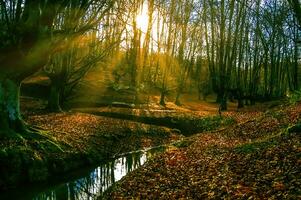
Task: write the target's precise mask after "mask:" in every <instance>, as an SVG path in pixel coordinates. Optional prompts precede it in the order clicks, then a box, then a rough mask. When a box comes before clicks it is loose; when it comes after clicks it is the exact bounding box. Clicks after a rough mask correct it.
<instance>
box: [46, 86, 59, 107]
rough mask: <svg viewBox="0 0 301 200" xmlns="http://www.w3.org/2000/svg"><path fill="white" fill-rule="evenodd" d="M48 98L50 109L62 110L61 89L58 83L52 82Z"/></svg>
mask: <svg viewBox="0 0 301 200" xmlns="http://www.w3.org/2000/svg"><path fill="white" fill-rule="evenodd" d="M50 87H51V88H50V94H49V98H48V106H47V107H48V110H49V111H52V112H61V111H62V109H61V106H60V89H59V87H58V86H57V85H56V84H51V86H50Z"/></svg>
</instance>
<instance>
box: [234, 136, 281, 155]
mask: <svg viewBox="0 0 301 200" xmlns="http://www.w3.org/2000/svg"><path fill="white" fill-rule="evenodd" d="M277 144H278V141H277V140H275V139H274V138H272V139H270V140H265V141H258V142H252V143H248V144H244V145H241V146H238V147H236V148H235V152H237V153H243V154H249V153H254V152H258V151H262V150H264V149H267V148H270V147H272V146H275V145H277Z"/></svg>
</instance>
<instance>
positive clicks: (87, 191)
mask: <svg viewBox="0 0 301 200" xmlns="http://www.w3.org/2000/svg"><path fill="white" fill-rule="evenodd" d="M164 150H165V148H164V147H160V148H154V149H150V150H147V151H140V152H133V153H129V154H127V155H124V156H122V157H119V158H116V159H115V160H111V161H109V162H106V163H103V164H101V165H100V166H98V167H97V168H95V169H94V170H92V171H90V172H89V173H87V174H86V175H85V176H82V177H81V178H78V179H76V180H72V181H69V182H67V183H62V184H58V185H56V186H54V187H53V186H52V187H50V188H46V189H45V188H44V189H40V190H39V189H38V190H37V188H33V189H32V191H30V190H31V188H27V189H26V190H25V191H26V192H25V193H26V194H24V191H23V192H21V191H19V193H22V194H14V197H12V198H13V199H19V198H20V199H31V200H45V199H46V200H80V199H88V200H93V199H97V197H99V196H101V195H102V194H103V193H104V192H105V191H106V190H107V189H108V188H109V187H111V186H112V185H113V184H114V183H115V182H117V181H119V180H120V179H121V178H122V177H124V176H125V175H126V174H127V173H129V172H131V171H133V170H134V169H137V168H138V167H139V166H141V165H143V164H144V163H145V162H146V161H147V160H148V159H149V158H151V157H152V156H154V155H155V154H158V153H160V152H163V151H164ZM21 196H22V198H21ZM10 199H11V198H10Z"/></svg>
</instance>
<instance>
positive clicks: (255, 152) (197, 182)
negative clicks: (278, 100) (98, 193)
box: [105, 103, 301, 199]
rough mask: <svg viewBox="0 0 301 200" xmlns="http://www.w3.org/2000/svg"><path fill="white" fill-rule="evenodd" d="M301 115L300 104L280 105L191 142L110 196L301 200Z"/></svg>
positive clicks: (141, 170) (189, 139) (122, 183)
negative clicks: (299, 125) (297, 125)
mask: <svg viewBox="0 0 301 200" xmlns="http://www.w3.org/2000/svg"><path fill="white" fill-rule="evenodd" d="M244 115H246V113H245V114H244ZM300 115H301V104H300V103H298V104H297V105H283V106H277V107H275V108H272V109H269V110H268V111H266V112H260V113H259V114H258V115H253V114H252V113H251V115H249V118H248V117H247V118H248V119H247V118H245V117H246V116H244V117H243V118H244V119H242V120H240V121H239V122H238V123H237V124H235V125H233V126H228V127H226V128H223V129H219V130H216V131H209V132H206V133H201V134H196V135H193V136H191V137H187V138H185V139H184V140H183V141H182V142H180V143H178V145H175V146H174V147H173V148H171V149H170V150H169V151H167V152H165V153H163V154H161V155H158V156H156V157H154V158H153V159H151V160H149V161H148V162H147V163H146V164H145V165H144V166H142V167H141V168H139V169H137V170H135V171H133V172H131V173H130V174H129V175H128V176H126V177H124V178H123V179H122V180H121V181H120V182H118V183H117V184H116V185H115V186H114V187H113V188H112V189H111V190H110V191H109V192H108V193H107V194H106V195H105V197H106V198H108V197H109V198H108V199H159V198H160V199H301V134H300V127H298V128H296V127H295V126H293V125H295V124H298V123H300ZM252 116H253V117H252ZM237 118H238V119H239V118H240V117H237ZM291 127H294V128H291Z"/></svg>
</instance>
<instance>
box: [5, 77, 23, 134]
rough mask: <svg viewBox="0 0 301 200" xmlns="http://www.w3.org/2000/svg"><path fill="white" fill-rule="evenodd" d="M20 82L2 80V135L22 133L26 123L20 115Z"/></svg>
mask: <svg viewBox="0 0 301 200" xmlns="http://www.w3.org/2000/svg"><path fill="white" fill-rule="evenodd" d="M19 96H20V82H18V81H15V80H12V79H8V78H6V79H2V80H0V133H1V135H2V136H3V134H5V135H8V134H10V133H13V132H14V133H22V132H23V131H24V129H25V128H24V127H25V126H24V122H23V120H22V118H21V113H20V102H19Z"/></svg>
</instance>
